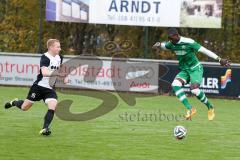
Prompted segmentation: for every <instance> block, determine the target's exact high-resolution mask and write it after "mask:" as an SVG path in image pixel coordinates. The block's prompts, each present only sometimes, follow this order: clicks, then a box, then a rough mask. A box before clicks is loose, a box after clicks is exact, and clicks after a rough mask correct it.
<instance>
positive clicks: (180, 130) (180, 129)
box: [173, 126, 187, 140]
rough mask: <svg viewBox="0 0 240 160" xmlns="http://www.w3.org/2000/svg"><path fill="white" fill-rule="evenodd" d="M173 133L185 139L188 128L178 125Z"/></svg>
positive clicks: (178, 137)
mask: <svg viewBox="0 0 240 160" xmlns="http://www.w3.org/2000/svg"><path fill="white" fill-rule="evenodd" d="M173 134H174V137H176V139H179V140H180V139H183V138H184V137H185V136H186V134H187V129H186V128H185V127H183V126H176V127H175V128H174V131H173Z"/></svg>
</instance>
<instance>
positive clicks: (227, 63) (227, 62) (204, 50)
mask: <svg viewBox="0 0 240 160" xmlns="http://www.w3.org/2000/svg"><path fill="white" fill-rule="evenodd" d="M198 51H199V52H201V53H203V54H205V55H207V56H208V57H210V58H213V59H215V60H217V61H218V62H219V63H220V64H221V65H222V66H226V67H230V66H231V61H230V60H228V59H223V58H220V57H219V56H218V55H216V54H215V53H213V52H212V51H210V50H208V49H207V48H205V47H203V46H201V47H200V49H199V50H198Z"/></svg>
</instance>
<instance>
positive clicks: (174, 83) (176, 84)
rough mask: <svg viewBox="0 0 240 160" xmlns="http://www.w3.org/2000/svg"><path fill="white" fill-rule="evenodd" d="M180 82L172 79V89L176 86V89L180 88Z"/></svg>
mask: <svg viewBox="0 0 240 160" xmlns="http://www.w3.org/2000/svg"><path fill="white" fill-rule="evenodd" d="M182 85H183V84H182V82H180V81H179V80H178V79H174V81H173V82H172V87H175V86H178V87H182Z"/></svg>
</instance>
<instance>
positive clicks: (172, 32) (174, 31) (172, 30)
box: [168, 27, 178, 36]
mask: <svg viewBox="0 0 240 160" xmlns="http://www.w3.org/2000/svg"><path fill="white" fill-rule="evenodd" d="M176 34H178V30H177V29H176V28H174V27H170V28H168V36H172V35H176Z"/></svg>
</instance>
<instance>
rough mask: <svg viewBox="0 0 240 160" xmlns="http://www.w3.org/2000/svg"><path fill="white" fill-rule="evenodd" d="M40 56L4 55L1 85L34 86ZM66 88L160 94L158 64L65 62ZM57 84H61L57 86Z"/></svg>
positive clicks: (96, 60)
mask: <svg viewBox="0 0 240 160" xmlns="http://www.w3.org/2000/svg"><path fill="white" fill-rule="evenodd" d="M39 63H40V55H39V56H30V55H29V56H27V55H26V56H21V55H1V54H0V85H22V86H31V85H32V84H33V83H34V81H35V80H36V77H37V74H39V70H40V66H39ZM64 70H65V71H66V72H67V73H69V75H68V79H69V83H67V84H65V85H63V86H62V87H66V88H76V89H78V88H79V89H80V88H84V89H96V90H113V91H134V92H149V93H158V70H159V69H158V64H157V63H147V62H130V61H127V60H122V61H119V60H113V59H110V58H108V59H107V60H103V59H100V58H97V57H96V58H92V59H84V57H73V58H64V65H63V71H64ZM57 84H58V83H57Z"/></svg>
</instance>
